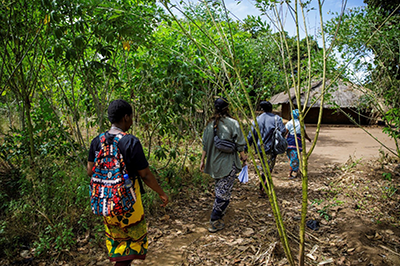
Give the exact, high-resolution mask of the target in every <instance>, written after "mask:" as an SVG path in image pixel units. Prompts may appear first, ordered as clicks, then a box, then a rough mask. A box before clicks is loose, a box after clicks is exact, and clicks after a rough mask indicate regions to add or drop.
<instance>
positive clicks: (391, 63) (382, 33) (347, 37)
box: [327, 1, 400, 157]
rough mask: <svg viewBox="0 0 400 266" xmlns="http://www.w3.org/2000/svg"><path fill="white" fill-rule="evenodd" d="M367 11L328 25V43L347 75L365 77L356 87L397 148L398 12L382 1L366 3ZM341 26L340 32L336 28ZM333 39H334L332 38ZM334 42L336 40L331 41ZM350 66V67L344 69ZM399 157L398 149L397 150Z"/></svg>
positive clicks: (399, 122)
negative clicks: (360, 86) (362, 88)
mask: <svg viewBox="0 0 400 266" xmlns="http://www.w3.org/2000/svg"><path fill="white" fill-rule="evenodd" d="M366 2H367V3H368V7H366V8H354V9H350V10H349V11H348V12H346V13H345V14H344V16H343V17H342V18H339V16H338V17H336V18H334V19H333V20H332V21H330V22H329V23H328V24H327V29H328V31H330V35H331V38H332V39H331V40H332V42H333V43H334V45H335V46H336V49H337V51H338V52H339V53H340V54H341V56H342V59H343V60H344V62H345V65H344V68H345V71H347V74H348V75H349V76H350V77H353V79H356V77H355V76H356V75H355V74H354V73H357V72H358V73H360V72H361V73H364V77H363V79H361V80H357V82H359V83H363V84H364V86H365V87H367V88H368V89H369V90H370V91H367V92H366V93H367V94H368V97H366V99H367V100H368V101H369V105H370V106H374V107H375V108H374V109H375V112H377V113H378V114H379V116H380V117H381V118H382V119H383V120H384V121H385V123H386V127H385V128H384V130H383V131H384V132H385V133H386V134H388V135H389V136H390V137H392V138H393V140H394V141H395V142H396V144H397V147H398V139H399V133H398V132H399V129H400V120H399V119H398V117H399V113H400V112H399V110H400V93H399V90H398V88H399V85H400V82H399V81H400V69H399V58H400V56H399V55H400V47H399V45H398V43H399V40H400V26H399V25H400V23H399V21H400V12H399V9H398V6H397V5H396V8H397V12H394V13H392V12H393V11H395V10H396V9H395V6H394V5H393V4H390V3H383V2H382V1H366ZM339 19H340V21H341V22H340V23H341V27H340V28H339V30H336V26H337V25H338V23H339ZM335 37H336V38H335ZM333 38H335V40H333ZM348 65H351V66H352V67H347V66H348ZM396 152H397V155H398V156H399V157H400V149H399V148H397V151H396Z"/></svg>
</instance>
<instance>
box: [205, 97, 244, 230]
mask: <svg viewBox="0 0 400 266" xmlns="http://www.w3.org/2000/svg"><path fill="white" fill-rule="evenodd" d="M214 107H215V112H214V115H213V116H212V117H211V118H210V121H209V123H208V125H207V126H206V128H205V130H204V133H203V153H202V157H201V164H200V170H201V171H202V172H204V173H206V174H209V175H210V176H211V177H212V178H214V179H215V199H214V206H213V210H212V213H211V218H210V227H209V228H208V231H210V232H212V233H214V232H217V231H219V230H221V229H223V228H224V226H225V225H224V222H223V220H222V218H223V216H224V214H225V212H226V209H227V207H228V205H229V201H230V198H231V194H232V188H233V184H234V181H235V179H236V174H237V173H238V172H239V171H240V170H241V169H242V163H241V162H240V161H242V162H243V164H245V162H246V160H247V155H246V154H245V153H244V147H245V145H246V140H245V138H244V136H243V133H242V131H241V130H240V126H239V123H238V121H236V120H235V119H233V118H231V117H230V115H229V108H228V107H229V103H228V102H227V100H226V99H224V98H218V99H217V100H215V102H214ZM214 127H216V128H217V135H218V137H219V138H220V139H223V140H228V141H231V142H234V143H235V144H236V151H237V152H236V151H235V152H232V153H226V152H222V151H220V150H219V149H217V148H216V147H215V145H214ZM238 152H239V153H240V159H239V155H238ZM205 159H206V162H204V160H205Z"/></svg>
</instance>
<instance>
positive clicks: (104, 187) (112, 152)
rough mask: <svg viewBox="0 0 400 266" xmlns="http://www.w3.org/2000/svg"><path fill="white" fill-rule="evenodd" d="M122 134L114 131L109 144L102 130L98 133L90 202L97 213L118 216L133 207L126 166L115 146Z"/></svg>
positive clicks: (133, 198) (133, 193) (133, 201)
mask: <svg viewBox="0 0 400 266" xmlns="http://www.w3.org/2000/svg"><path fill="white" fill-rule="evenodd" d="M125 135H126V133H123V132H121V133H119V134H117V135H116V136H115V138H114V141H113V143H111V144H110V143H108V142H107V139H106V136H105V133H102V134H100V136H99V138H100V144H101V148H100V151H99V154H98V155H97V156H96V159H95V160H94V166H93V169H92V171H93V175H92V179H91V180H90V203H91V207H92V211H93V213H94V214H96V215H102V216H116V215H121V214H124V213H126V212H128V211H130V210H132V209H133V204H135V202H136V194H135V191H134V189H133V187H131V188H130V189H126V187H125V180H124V177H123V176H124V174H127V172H126V166H125V162H124V159H123V156H122V154H121V152H120V150H119V149H118V142H119V141H120V140H121V138H122V137H123V136H125Z"/></svg>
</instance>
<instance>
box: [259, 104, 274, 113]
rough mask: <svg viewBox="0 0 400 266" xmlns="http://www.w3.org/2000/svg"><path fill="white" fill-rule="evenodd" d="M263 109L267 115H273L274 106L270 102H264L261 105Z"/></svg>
mask: <svg viewBox="0 0 400 266" xmlns="http://www.w3.org/2000/svg"><path fill="white" fill-rule="evenodd" d="M260 107H261V109H262V110H263V111H264V112H266V113H271V112H272V104H271V103H270V102H268V101H262V102H261V103H260Z"/></svg>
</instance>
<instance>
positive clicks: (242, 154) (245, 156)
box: [240, 151, 247, 166]
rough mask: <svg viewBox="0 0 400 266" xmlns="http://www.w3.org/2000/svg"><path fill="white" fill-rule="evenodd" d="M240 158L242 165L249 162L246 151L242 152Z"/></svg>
mask: <svg viewBox="0 0 400 266" xmlns="http://www.w3.org/2000/svg"><path fill="white" fill-rule="evenodd" d="M240 160H241V161H242V166H245V165H246V164H247V154H246V153H245V152H244V151H241V152H240Z"/></svg>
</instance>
